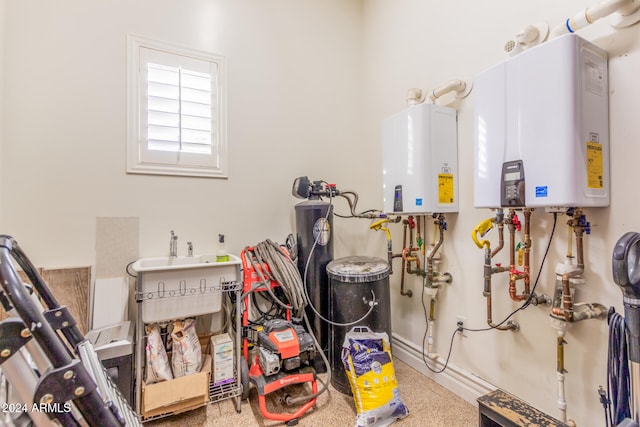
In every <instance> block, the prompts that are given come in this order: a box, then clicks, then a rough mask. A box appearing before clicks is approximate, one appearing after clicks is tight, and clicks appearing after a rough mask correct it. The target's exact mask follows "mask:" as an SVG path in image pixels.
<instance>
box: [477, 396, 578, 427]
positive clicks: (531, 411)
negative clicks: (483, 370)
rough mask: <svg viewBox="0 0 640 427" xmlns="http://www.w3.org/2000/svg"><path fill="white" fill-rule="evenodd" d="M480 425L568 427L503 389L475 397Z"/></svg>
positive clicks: (500, 426)
mask: <svg viewBox="0 0 640 427" xmlns="http://www.w3.org/2000/svg"><path fill="white" fill-rule="evenodd" d="M477 401H478V410H479V415H480V423H479V426H480V427H534V426H535V427H568V425H567V424H565V423H563V422H560V421H558V420H557V419H555V418H553V417H551V416H550V415H548V414H545V413H544V412H542V411H540V410H538V409H536V408H534V407H533V406H531V405H529V404H528V403H526V402H524V401H522V400H520V399H518V398H517V397H515V396H512V395H510V394H509V393H507V392H505V391H503V390H499V389H498V390H494V391H492V392H491V393H487V394H485V395H484V396H481V397H479V398H478V399H477Z"/></svg>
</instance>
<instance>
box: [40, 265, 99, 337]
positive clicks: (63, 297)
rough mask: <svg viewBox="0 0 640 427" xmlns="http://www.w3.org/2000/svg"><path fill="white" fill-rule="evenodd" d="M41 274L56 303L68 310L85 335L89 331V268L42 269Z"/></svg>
mask: <svg viewBox="0 0 640 427" xmlns="http://www.w3.org/2000/svg"><path fill="white" fill-rule="evenodd" d="M41 274H42V278H43V279H44V281H45V283H46V284H47V285H48V286H49V289H50V290H51V293H53V295H54V296H55V298H56V300H58V303H59V304H60V305H64V306H66V307H67V308H68V309H69V311H70V312H71V315H72V316H73V318H74V319H75V321H76V323H77V324H78V328H79V329H80V332H81V333H82V335H85V334H86V333H87V332H88V331H89V283H90V279H91V267H74V268H57V269H43V270H42V273H41Z"/></svg>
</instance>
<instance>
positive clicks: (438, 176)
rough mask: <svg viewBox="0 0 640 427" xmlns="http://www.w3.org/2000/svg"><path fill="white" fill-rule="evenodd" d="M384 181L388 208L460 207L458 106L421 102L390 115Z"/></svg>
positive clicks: (452, 209)
mask: <svg viewBox="0 0 640 427" xmlns="http://www.w3.org/2000/svg"><path fill="white" fill-rule="evenodd" d="M382 180H383V206H384V211H385V212H387V213H405V214H424V213H446V212H457V211H458V139H457V119H456V110H454V109H452V108H448V107H443V106H440V105H435V104H416V105H411V106H409V107H408V108H407V109H405V110H403V111H401V112H399V113H396V114H394V115H393V116H391V117H388V118H386V119H385V120H384V121H383V123H382Z"/></svg>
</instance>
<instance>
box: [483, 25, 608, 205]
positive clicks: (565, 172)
mask: <svg viewBox="0 0 640 427" xmlns="http://www.w3.org/2000/svg"><path fill="white" fill-rule="evenodd" d="M608 91H609V88H608V72H607V53H606V52H605V51H604V50H602V49H600V48H598V47H597V46H595V45H593V44H592V43H590V42H588V41H586V40H583V39H582V38H580V37H579V36H577V35H575V34H567V35H564V36H561V37H558V38H556V39H553V40H551V41H548V42H546V43H543V44H541V45H539V46H536V47H534V48H531V49H529V50H526V51H524V52H522V53H520V54H519V55H517V56H514V57H513V58H510V59H508V60H506V61H505V62H503V63H501V64H498V65H496V66H494V67H492V68H490V69H489V70H487V71H485V72H484V73H482V74H480V75H479V76H477V77H476V78H475V80H474V94H475V123H474V126H475V132H474V133H475V135H474V136H475V139H474V206H475V207H478V208H497V207H514V208H517V207H525V206H526V207H549V208H554V207H595V206H608V205H609V199H610V196H609V98H608Z"/></svg>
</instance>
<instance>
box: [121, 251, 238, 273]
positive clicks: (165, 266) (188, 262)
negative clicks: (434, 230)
mask: <svg viewBox="0 0 640 427" xmlns="http://www.w3.org/2000/svg"><path fill="white" fill-rule="evenodd" d="M239 262H240V258H238V257H236V256H235V255H229V261H224V262H216V255H215V254H204V255H195V256H179V257H166V256H165V257H151V258H141V259H139V260H138V261H136V262H134V263H133V266H132V268H133V269H134V270H135V271H136V272H137V273H140V272H147V271H162V270H177V269H189V268H202V267H209V266H210V265H208V264H216V265H219V266H220V265H229V264H237V263H239Z"/></svg>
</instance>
